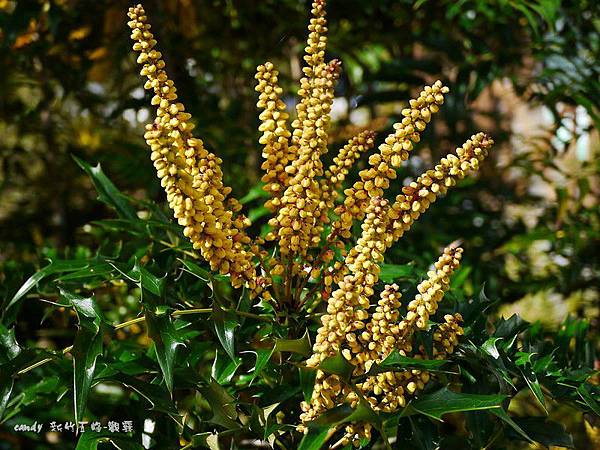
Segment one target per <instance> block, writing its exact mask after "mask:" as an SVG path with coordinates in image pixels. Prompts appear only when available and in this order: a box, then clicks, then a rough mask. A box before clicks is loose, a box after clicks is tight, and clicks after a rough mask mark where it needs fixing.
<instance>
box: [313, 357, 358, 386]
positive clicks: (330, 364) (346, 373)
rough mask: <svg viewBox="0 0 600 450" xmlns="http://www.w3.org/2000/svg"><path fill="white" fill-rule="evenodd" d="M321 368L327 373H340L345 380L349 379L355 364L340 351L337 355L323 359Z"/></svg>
mask: <svg viewBox="0 0 600 450" xmlns="http://www.w3.org/2000/svg"><path fill="white" fill-rule="evenodd" d="M319 369H321V370H322V371H323V372H325V373H329V374H332V375H339V376H340V377H341V378H342V379H343V380H349V379H350V377H351V376H352V372H353V371H354V366H353V365H352V364H350V362H349V361H348V360H346V358H344V357H343V356H342V354H341V353H340V352H337V353H336V354H335V356H330V357H329V358H325V359H324V360H323V361H321V364H319Z"/></svg>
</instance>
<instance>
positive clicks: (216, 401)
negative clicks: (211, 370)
mask: <svg viewBox="0 0 600 450" xmlns="http://www.w3.org/2000/svg"><path fill="white" fill-rule="evenodd" d="M199 391H200V392H201V394H202V396H203V397H204V398H205V399H206V400H207V401H208V403H209V405H210V407H211V409H212V412H213V416H212V418H211V419H209V421H210V422H212V423H216V424H217V425H221V426H223V427H225V428H228V429H238V428H240V424H239V423H237V422H236V419H237V416H238V413H237V410H236V407H235V399H234V398H233V397H232V396H231V395H229V393H228V392H227V391H226V390H225V389H224V388H223V387H222V386H221V385H220V384H219V383H217V382H216V381H215V380H214V379H213V380H211V381H210V383H209V384H208V385H207V386H202V387H200V388H199Z"/></svg>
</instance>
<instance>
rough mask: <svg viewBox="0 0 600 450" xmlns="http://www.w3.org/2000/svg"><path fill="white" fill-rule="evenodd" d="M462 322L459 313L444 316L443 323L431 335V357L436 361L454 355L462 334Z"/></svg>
mask: <svg viewBox="0 0 600 450" xmlns="http://www.w3.org/2000/svg"><path fill="white" fill-rule="evenodd" d="M462 321H463V318H462V316H461V315H460V314H459V313H455V314H453V315H452V314H446V315H445V316H444V323H442V324H441V325H440V326H439V328H438V329H437V330H436V331H435V332H434V333H433V356H434V358H436V359H446V358H447V357H448V356H449V355H451V354H452V353H454V349H455V347H456V346H457V345H458V338H459V337H460V336H462V335H463V334H464V330H463V328H462V326H461V325H460V324H461V323H462Z"/></svg>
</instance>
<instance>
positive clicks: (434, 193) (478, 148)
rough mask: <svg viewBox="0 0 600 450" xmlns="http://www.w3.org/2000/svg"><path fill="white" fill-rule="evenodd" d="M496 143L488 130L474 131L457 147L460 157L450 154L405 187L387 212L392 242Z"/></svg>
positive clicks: (475, 167) (476, 164)
mask: <svg viewBox="0 0 600 450" xmlns="http://www.w3.org/2000/svg"><path fill="white" fill-rule="evenodd" d="M493 144H494V141H493V140H492V139H491V138H490V137H489V136H487V135H486V134H485V133H478V134H475V135H473V136H471V139H469V140H467V142H465V144H464V145H463V146H462V147H460V148H458V149H457V150H456V154H457V155H458V156H455V155H453V154H449V155H447V156H446V157H445V158H442V159H441V161H440V163H439V164H438V165H436V166H435V168H434V169H433V170H428V171H426V172H425V173H424V174H422V175H421V176H419V177H418V178H417V179H416V181H413V182H412V183H410V184H409V185H408V186H405V187H404V188H402V192H403V193H402V194H400V195H398V196H397V197H396V202H395V203H394V204H393V205H392V206H391V208H390V209H389V211H388V213H389V215H390V218H391V219H392V220H390V222H389V223H390V229H389V230H388V231H389V233H390V236H391V240H392V242H395V241H397V240H398V239H400V238H401V237H402V235H403V234H404V233H405V232H406V231H407V230H409V229H410V227H411V226H412V224H413V222H414V221H415V220H416V219H418V218H419V216H420V215H421V214H423V213H424V212H425V211H426V210H427V209H428V208H429V206H430V205H431V203H433V202H435V201H436V200H437V197H438V196H439V195H441V194H445V193H446V192H447V190H448V188H449V187H452V186H454V185H455V184H456V182H457V181H459V180H462V179H463V178H464V177H465V176H466V172H467V171H470V170H476V169H477V168H478V167H479V163H480V162H481V161H483V159H484V158H485V157H486V156H487V154H488V151H489V149H490V148H491V147H492V145H493ZM475 161H476V162H477V163H475Z"/></svg>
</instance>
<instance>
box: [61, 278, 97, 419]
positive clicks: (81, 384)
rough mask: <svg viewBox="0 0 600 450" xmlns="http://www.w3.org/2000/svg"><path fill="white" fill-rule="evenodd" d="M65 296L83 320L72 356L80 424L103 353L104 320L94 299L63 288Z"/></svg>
mask: <svg viewBox="0 0 600 450" xmlns="http://www.w3.org/2000/svg"><path fill="white" fill-rule="evenodd" d="M60 293H61V296H62V297H63V298H64V299H65V300H67V301H68V302H69V304H70V305H72V306H73V308H74V309H75V311H76V312H77V318H78V320H79V330H78V331H77V334H76V335H75V342H74V343H73V349H72V350H71V354H72V355H73V380H74V386H73V397H74V399H73V402H74V406H75V421H76V422H77V423H79V421H81V419H82V418H83V414H84V413H85V407H86V405H87V398H88V395H89V392H90V390H91V388H92V382H93V380H94V372H95V370H96V360H97V359H98V356H100V355H101V354H102V349H103V345H102V332H101V331H102V324H103V318H102V313H101V312H100V309H99V308H98V306H97V305H96V301H95V300H94V299H93V298H92V297H82V296H79V295H76V294H73V293H71V292H67V291H64V290H62V289H61V291H60Z"/></svg>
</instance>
